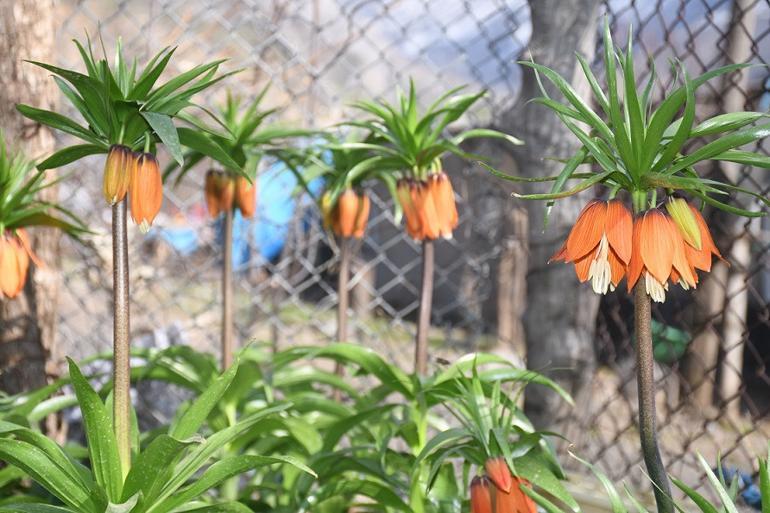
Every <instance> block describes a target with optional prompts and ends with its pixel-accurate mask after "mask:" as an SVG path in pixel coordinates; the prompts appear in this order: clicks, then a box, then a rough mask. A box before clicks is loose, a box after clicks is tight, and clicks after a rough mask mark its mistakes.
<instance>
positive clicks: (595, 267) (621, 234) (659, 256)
mask: <svg viewBox="0 0 770 513" xmlns="http://www.w3.org/2000/svg"><path fill="white" fill-rule="evenodd" d="M666 209H667V211H668V213H666V212H664V211H662V210H660V209H658V208H653V209H650V210H647V211H646V212H644V213H643V214H640V215H639V216H637V218H636V219H633V220H632V216H631V213H630V212H629V211H628V209H627V208H626V207H625V206H624V205H623V203H622V202H620V201H618V200H612V201H598V200H594V201H591V202H590V203H589V204H588V205H586V207H585V208H584V209H583V211H582V212H581V213H580V215H579V216H578V219H577V221H576V222H575V225H574V226H573V227H572V230H571V231H570V233H569V236H568V237H567V240H566V241H565V242H564V245H563V246H562V247H561V249H559V251H557V252H556V254H555V255H554V256H553V257H551V260H556V261H564V262H567V263H574V264H575V273H576V274H577V276H578V279H579V280H580V281H581V282H585V281H588V280H589V279H590V280H591V285H592V287H593V289H594V291H595V292H597V293H599V294H606V293H607V291H608V290H615V288H616V287H617V286H618V284H619V283H620V280H622V279H623V277H624V276H625V277H626V279H627V285H628V290H629V291H631V290H632V289H633V287H634V285H636V283H637V281H638V280H639V279H640V278H643V279H644V286H645V290H646V291H647V294H649V296H650V297H651V298H652V299H653V300H654V301H656V302H663V301H664V300H665V298H666V291H667V290H668V282H669V281H671V283H678V284H680V285H681V286H682V287H683V288H684V289H689V288H694V287H695V286H696V285H697V284H698V274H697V272H696V270H698V269H699V270H702V271H706V272H708V271H710V270H711V257H712V255H716V256H717V257H719V258H722V255H721V254H720V253H719V250H718V249H717V247H716V245H715V244H714V240H713V239H712V238H711V233H710V232H709V229H708V225H707V224H706V221H705V220H704V219H703V216H701V214H700V212H699V211H698V209H696V208H695V207H693V206H692V205H690V204H689V203H687V201H685V200H684V199H681V198H674V199H671V200H669V202H668V205H667V206H666Z"/></svg>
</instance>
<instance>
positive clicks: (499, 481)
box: [484, 458, 513, 493]
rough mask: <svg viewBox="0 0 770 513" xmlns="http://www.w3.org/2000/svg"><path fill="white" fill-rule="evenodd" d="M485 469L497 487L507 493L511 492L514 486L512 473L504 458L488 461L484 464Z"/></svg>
mask: <svg viewBox="0 0 770 513" xmlns="http://www.w3.org/2000/svg"><path fill="white" fill-rule="evenodd" d="M484 469H485V470H486V471H487V475H489V479H491V480H492V482H493V483H495V486H497V487H498V488H499V489H500V490H502V491H504V492H505V493H508V492H510V491H511V487H512V486H513V477H512V476H511V471H510V469H509V468H508V463H506V461H505V459H504V458H490V459H488V460H487V461H486V463H485V464H484Z"/></svg>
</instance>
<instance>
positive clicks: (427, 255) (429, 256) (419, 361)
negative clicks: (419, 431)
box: [414, 239, 434, 376]
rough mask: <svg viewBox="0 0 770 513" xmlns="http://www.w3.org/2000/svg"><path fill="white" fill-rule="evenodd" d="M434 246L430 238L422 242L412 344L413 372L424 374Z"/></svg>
mask: <svg viewBox="0 0 770 513" xmlns="http://www.w3.org/2000/svg"><path fill="white" fill-rule="evenodd" d="M433 266H434V247H433V241H432V240H427V239H426V240H425V241H423V243H422V287H421V288H420V312H419V314H418V318H417V339H416V341H415V345H414V372H416V373H417V374H419V375H421V376H424V375H425V374H426V373H427V372H428V330H429V329H430V313H431V307H432V303H433Z"/></svg>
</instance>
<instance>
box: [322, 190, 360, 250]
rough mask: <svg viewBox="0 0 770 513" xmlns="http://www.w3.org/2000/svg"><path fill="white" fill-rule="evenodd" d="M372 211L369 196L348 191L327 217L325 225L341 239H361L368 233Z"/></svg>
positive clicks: (342, 195)
mask: <svg viewBox="0 0 770 513" xmlns="http://www.w3.org/2000/svg"><path fill="white" fill-rule="evenodd" d="M370 209H371V204H370V202H369V196H367V195H366V194H364V193H363V192H356V191H354V190H353V189H346V190H345V191H344V192H343V193H342V194H340V197H339V198H338V199H337V204H336V205H335V206H334V208H332V209H331V210H329V212H328V214H327V215H326V216H325V217H326V219H325V224H326V225H327V226H328V227H331V229H332V231H333V232H334V233H335V234H336V235H337V236H339V237H353V238H356V239H361V238H363V236H364V232H365V231H366V225H367V223H368V221H369V210H370Z"/></svg>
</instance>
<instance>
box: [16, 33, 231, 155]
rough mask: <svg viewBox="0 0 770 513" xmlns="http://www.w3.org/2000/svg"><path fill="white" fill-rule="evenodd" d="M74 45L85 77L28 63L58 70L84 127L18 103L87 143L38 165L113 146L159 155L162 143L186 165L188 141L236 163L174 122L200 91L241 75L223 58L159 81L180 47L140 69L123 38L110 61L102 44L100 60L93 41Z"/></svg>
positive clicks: (60, 83)
mask: <svg viewBox="0 0 770 513" xmlns="http://www.w3.org/2000/svg"><path fill="white" fill-rule="evenodd" d="M74 43H75V45H76V46H77V49H78V52H79V53H80V57H81V59H82V61H83V65H84V67H85V69H86V74H83V73H81V72H78V71H75V70H70V69H65V68H59V67H56V66H53V65H51V64H47V63H44V62H36V61H29V62H31V63H32V64H34V65H36V66H40V67H41V68H44V69H46V70H48V71H50V72H51V73H53V75H54V76H53V79H54V81H55V82H56V85H57V86H58V87H59V89H60V90H61V92H62V94H63V95H64V96H65V97H66V98H67V100H69V102H70V103H71V104H72V106H73V107H74V108H75V109H76V110H77V111H78V112H79V113H80V115H81V116H82V118H83V121H84V123H85V124H81V123H79V122H77V121H74V120H73V119H71V118H70V117H69V116H66V115H63V114H59V113H57V112H53V111H49V110H44V109H38V108H36V107H32V106H30V105H23V104H20V105H17V109H18V110H19V112H21V113H22V114H23V115H24V116H26V117H28V118H30V119H32V120H34V121H36V122H38V123H41V124H43V125H46V126H49V127H51V128H53V129H56V130H60V131H62V132H64V133H67V134H70V135H72V136H74V137H76V138H78V139H80V140H81V141H83V144H77V145H73V146H69V147H67V148H64V149H61V150H59V151H57V152H56V153H54V154H53V155H51V156H50V157H49V158H48V159H46V160H45V161H43V162H41V163H40V164H39V165H38V167H39V168H40V169H50V168H56V167H61V166H64V165H66V164H69V163H71V162H75V161H77V160H80V159H81V158H83V157H86V156H88V155H95V154H100V153H107V151H108V150H109V148H110V146H111V145H114V144H121V145H125V146H128V147H129V148H130V149H131V150H134V151H136V150H140V149H142V148H144V149H145V151H150V152H152V153H156V152H155V145H156V144H157V143H162V144H163V145H165V146H166V148H167V149H168V151H169V153H170V154H171V156H172V157H173V158H174V160H175V161H177V162H178V163H179V165H182V164H183V149H182V148H183V147H185V146H186V147H189V148H193V149H196V150H198V151H201V152H203V153H205V154H207V155H209V156H210V157H212V158H214V159H216V160H220V161H221V162H222V164H223V165H226V166H232V167H237V166H236V164H235V163H234V162H233V161H232V159H230V158H229V157H228V156H227V155H223V154H221V153H218V152H216V151H212V150H211V148H210V145H208V144H207V143H208V140H207V139H205V138H204V137H203V136H202V135H201V134H200V133H199V132H198V131H197V130H194V129H191V128H187V127H179V128H177V127H176V126H175V125H174V123H173V121H172V120H173V118H175V117H180V116H182V117H183V116H184V114H183V113H182V112H181V111H182V110H183V109H186V108H188V107H190V106H193V105H194V104H193V103H192V97H193V96H194V95H195V94H197V93H199V92H201V91H203V90H204V89H207V88H209V87H211V86H213V85H214V84H216V83H218V82H219V81H221V80H223V79H224V78H226V77H228V76H230V75H232V74H233V73H237V71H233V72H229V73H225V74H217V71H218V69H219V66H220V65H221V64H222V63H223V62H224V60H217V61H213V62H210V63H207V64H202V65H199V66H195V67H194V68H192V69H190V70H188V71H186V72H184V73H181V74H179V75H176V76H174V77H172V78H169V80H167V81H166V82H163V83H160V84H158V80H159V78H160V76H161V74H163V72H164V71H165V70H166V68H167V66H168V64H169V62H170V61H171V58H172V56H173V55H174V51H175V50H176V48H169V47H166V48H164V49H163V50H161V51H160V52H158V53H157V54H156V55H155V56H154V57H152V58H151V59H150V60H149V62H147V64H146V65H145V66H144V68H143V69H142V70H141V71H140V70H139V69H138V66H137V61H136V59H134V60H133V61H132V62H131V63H130V64H129V62H128V61H127V59H126V58H125V56H124V54H123V47H122V44H121V41H120V39H118V42H117V45H116V51H115V58H114V61H113V63H112V64H110V63H109V62H108V60H107V57H106V50H104V45H103V43H102V49H103V53H104V57H103V58H101V59H97V58H96V57H95V56H94V53H93V49H92V47H91V40H90V38H87V42H86V44H85V45H83V44H82V43H80V42H79V41H77V40H75V41H74Z"/></svg>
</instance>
